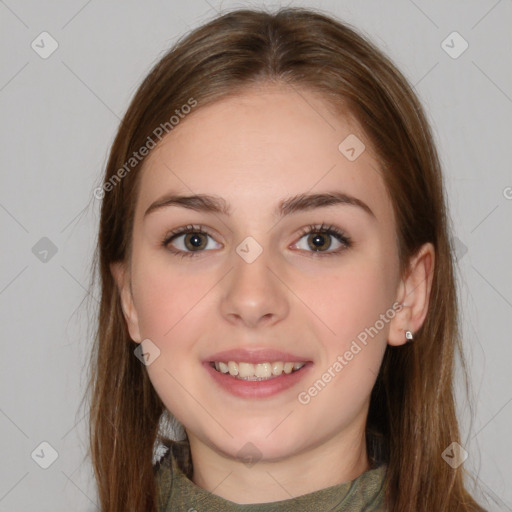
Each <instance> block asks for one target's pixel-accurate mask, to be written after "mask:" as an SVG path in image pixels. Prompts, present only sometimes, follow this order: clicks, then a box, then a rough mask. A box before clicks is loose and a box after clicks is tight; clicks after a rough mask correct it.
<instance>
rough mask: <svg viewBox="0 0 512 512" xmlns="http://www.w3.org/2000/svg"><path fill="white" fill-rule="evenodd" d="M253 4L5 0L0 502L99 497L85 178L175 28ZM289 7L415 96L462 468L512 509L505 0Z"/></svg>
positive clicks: (56, 506) (508, 12) (92, 207)
mask: <svg viewBox="0 0 512 512" xmlns="http://www.w3.org/2000/svg"><path fill="white" fill-rule="evenodd" d="M259 5H263V4H262V3H261V2H252V3H248V2H223V3H222V4H221V3H220V2H215V1H214V0H209V1H207V0H193V1H189V2H187V3H186V4H185V3H178V2H172V1H167V2H164V1H162V0H160V1H157V0H155V1H153V2H134V1H123V2H121V1H99V0H90V1H84V0H74V1H67V2H64V1H57V0H53V1H46V2H44V1H41V2H36V1H32V2H29V1H24V2H23V1H15V0H7V1H0V39H1V44H0V48H1V50H0V51H1V63H2V66H1V69H0V111H1V119H2V123H1V134H0V140H1V144H2V146H1V154H2V165H1V188H0V225H1V230H2V235H3V237H2V238H3V240H4V242H3V247H2V249H1V257H2V260H1V261H2V263H1V270H0V314H1V325H2V327H3V328H4V327H5V329H3V332H2V357H1V358H0V375H1V387H0V429H1V430H0V432H1V437H0V459H1V461H0V462H1V468H0V511H3V512H6V511H9V512H12V511H35V510H38V511H52V512H58V511H67V510H74V511H76V512H80V511H93V510H97V508H96V505H95V504H96V501H97V497H96V494H95V487H94V481H93V479H92V472H91V467H90V464H89V462H88V461H85V462H84V461H83V456H84V453H85V447H86V443H87V435H86V426H87V420H86V418H85V419H84V417H83V415H84V410H79V409H78V404H79V402H80V399H81V397H82V393H83V389H84V385H85V381H86V371H85V369H86V367H85V362H86V360H87V357H88V351H89V346H90V339H89V338H88V336H89V335H90V331H91V325H92V322H93V321H94V308H95V306H96V304H97V303H96V301H97V298H98V290H97V288H96V289H94V288H93V289H92V291H91V294H90V295H88V293H89V286H88V285H89V271H90V260H91V257H92V250H93V246H94V242H95V236H96V229H97V227H96V226H97V222H98V211H99V210H98V207H99V202H98V201H97V200H95V199H94V198H93V196H92V191H93V189H94V187H96V186H98V184H99V183H100V179H101V173H102V171H103V168H104V165H105V163H106V160H107V155H108V151H109V147H110V144H111V143H112V141H113V137H114V135H115V131H116V129H117V126H118V124H119V120H120V118H121V117H122V115H123V113H124V111H125V109H126V108H127V105H128V102H129V100H130V98H131V97H132V95H133V93H134V92H135V90H136V87H137V86H138V85H139V83H140V81H141V80H142V79H143V77H144V76H145V74H146V73H147V72H148V71H149V69H150V67H151V66H152V65H153V64H154V63H155V62H156V61H157V60H158V59H159V57H161V56H162V55H163V53H164V52H165V51H166V50H167V49H168V47H169V46H170V45H171V44H172V43H173V42H174V41H175V40H176V38H177V37H179V36H181V35H182V34H183V33H185V32H187V31H188V30H189V29H191V28H193V27H195V26H197V25H198V24H199V23H201V22H203V21H205V20H207V19H210V18H211V17H212V16H214V15H215V14H216V12H219V11H221V10H226V9H231V8H232V7H241V6H259ZM265 5H267V6H273V5H277V4H271V3H269V2H268V3H266V4H265ZM283 5H284V3H283ZM288 5H303V6H313V7H318V8H321V9H324V10H325V11H328V12H331V13H332V14H334V15H336V16H338V17H339V18H340V19H342V20H345V21H348V22H349V23H351V24H353V25H354V26H356V27H357V28H358V29H360V30H361V31H362V32H364V33H366V34H367V35H369V36H370V38H371V39H372V40H373V41H374V42H375V43H377V45H378V46H380V47H381V48H382V49H383V50H384V51H385V52H387V53H388V55H390V56H391V58H392V59H393V60H394V61H395V63H396V64H397V65H398V67H399V68H400V69H401V70H402V71H403V72H404V74H405V75H406V77H407V78H408V79H409V80H410V82H411V83H412V84H414V86H415V89H416V91H417V93H418V95H419V97H420V99H421V100H422V101H423V103H424V104H425V106H426V109H427V113H428V116H429V119H430V121H431V123H432V126H433V130H434V133H435V137H436V141H437V144H438V147H439V151H440V154H441V159H442V163H443V165H444V171H445V175H446V185H447V190H448V195H449V203H450V213H451V218H452V219H453V225H454V235H455V236H456V237H457V240H458V242H457V243H458V248H459V249H458V257H459V286H460V295H461V301H460V302H461V306H462V313H463V324H464V335H465V342H466V347H467V348H466V354H467V356H468V359H469V362H470V370H471V382H472V398H471V399H472V401H473V403H474V418H473V422H471V421H470V420H471V416H470V414H469V410H468V407H467V404H466V403H465V402H463V401H461V402H460V405H459V410H460V415H461V419H462V422H463V424H462V430H463V440H464V441H465V442H464V447H465V449H466V450H467V451H468V453H469V456H468V459H467V461H466V466H467V467H468V468H469V469H470V470H471V471H473V472H475V473H476V474H477V475H478V477H479V484H480V486H481V488H482V489H483V490H484V491H485V492H486V493H487V495H488V496H489V499H490V500H491V503H490V504H488V508H489V510H512V488H511V486H510V485H506V482H507V481H508V482H509V484H510V474H511V472H512V462H511V453H512V450H511V447H512V441H511V438H510V430H511V425H512V404H511V401H512V385H511V384H512V382H511V380H512V379H511V372H510V361H511V360H512V343H511V342H512V339H511V337H510V324H511V323H510V318H511V316H512V279H511V272H510V262H511V261H512V240H511V238H512V237H511V229H510V220H511V217H512V188H511V187H512V172H511V163H510V162H511V161H512V158H511V157H512V155H511V134H512V129H511V128H510V121H511V117H512V116H511V114H512V72H511V62H510V60H511V55H512V32H511V30H510V27H511V26H512V1H511V0H499V1H496V0H485V1H484V0H482V1H467V0H466V1H462V0H459V1H451V2H446V1H441V0H437V1H430V2H427V1H426V0H415V1H412V0H394V1H388V2H381V1H378V0H372V1H368V0H365V1H357V0H352V1H346V0H343V1H338V2H334V1H316V2H313V1H311V2H289V4H288ZM43 31H47V32H49V33H50V34H51V36H52V37H53V38H54V39H55V40H56V41H57V43H58V48H57V50H56V51H55V52H54V53H53V54H52V55H50V56H49V57H48V58H45V59H43V58H42V57H41V56H40V55H39V54H38V53H36V51H35V50H34V49H33V48H32V47H31V43H32V41H34V40H35V43H34V44H36V43H38V42H39V46H43V44H42V43H41V42H40V40H41V38H40V37H38V36H39V34H41V32H43ZM453 31H457V32H459V33H460V35H461V36H462V37H463V38H464V40H466V41H467V43H468V44H469V47H468V49H467V50H466V51H465V52H464V53H462V54H461V55H460V56H458V58H452V57H451V56H450V55H448V53H446V51H445V50H444V49H443V47H442V42H443V41H444V40H445V39H446V38H447V36H448V35H449V34H451V33H452V32H453ZM45 37H46V36H45ZM45 41H46V42H45V43H44V47H45V49H44V51H47V50H48V49H49V48H50V46H49V39H45ZM448 41H450V39H448ZM449 44H450V45H451V46H453V47H454V48H453V49H452V50H451V51H452V52H454V51H455V52H456V51H458V50H460V49H461V48H462V47H461V44H462V41H461V40H458V41H457V40H454V42H453V43H449ZM39 51H43V49H42V48H40V49H39ZM44 237H46V238H47V239H49V240H46V239H44V240H42V241H41V239H42V238H44ZM49 241H51V242H49ZM52 249H53V252H54V251H55V250H56V251H57V252H56V253H55V254H53V252H52ZM44 251H48V252H47V253H45V252H44ZM88 303H91V304H92V306H91V307H90V308H88V307H87V304H88ZM461 389H462V388H461V385H460V381H459V383H458V390H459V393H458V395H459V396H460V398H461V400H462V399H463V398H464V396H463V394H462V393H460V390H461ZM43 441H46V442H47V443H49V444H50V445H51V446H52V447H53V448H54V449H55V450H56V451H57V453H58V457H57V459H56V460H55V461H54V462H53V464H52V465H51V466H50V467H48V469H42V468H41V467H40V466H39V465H38V464H37V463H36V460H37V461H38V462H40V463H41V462H42V461H43V459H44V457H47V459H46V460H47V461H49V460H50V459H49V458H48V457H50V456H51V450H50V449H49V448H47V447H45V446H44V445H43V447H42V449H43V452H41V447H40V443H41V442H43ZM34 450H36V451H35V452H34ZM33 452H34V454H35V455H34V456H33V458H32V457H31V454H32V453H33ZM42 453H44V457H43V455H42ZM37 454H39V455H40V456H39V458H38V457H37ZM507 475H508V476H507ZM492 501H494V503H492Z"/></svg>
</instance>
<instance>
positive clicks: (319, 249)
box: [293, 224, 352, 256]
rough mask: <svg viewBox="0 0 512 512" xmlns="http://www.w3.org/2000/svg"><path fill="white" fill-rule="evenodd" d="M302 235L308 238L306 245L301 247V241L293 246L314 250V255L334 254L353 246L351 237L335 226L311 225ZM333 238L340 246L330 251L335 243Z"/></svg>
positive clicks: (309, 250)
mask: <svg viewBox="0 0 512 512" xmlns="http://www.w3.org/2000/svg"><path fill="white" fill-rule="evenodd" d="M300 236H301V239H302V238H306V240H305V241H306V244H305V246H302V247H301V246H300V241H299V242H297V243H296V244H295V245H294V246H293V247H297V248H299V249H302V250H305V251H308V252H312V253H313V254H312V255H314V256H332V255H335V254H339V253H340V252H342V251H344V250H345V249H347V248H349V247H351V246H352V241H351V239H350V237H349V236H348V235H345V234H344V233H343V232H342V231H341V230H340V229H338V228H337V227H335V226H325V225H324V224H322V225H321V226H314V225H310V226H307V227H306V228H304V229H303V230H302V232H301V233H300ZM332 238H334V239H335V245H336V244H338V246H337V248H335V250H331V251H328V249H331V247H332V245H333V244H332Z"/></svg>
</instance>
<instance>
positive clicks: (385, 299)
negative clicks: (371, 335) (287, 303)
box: [296, 258, 393, 347]
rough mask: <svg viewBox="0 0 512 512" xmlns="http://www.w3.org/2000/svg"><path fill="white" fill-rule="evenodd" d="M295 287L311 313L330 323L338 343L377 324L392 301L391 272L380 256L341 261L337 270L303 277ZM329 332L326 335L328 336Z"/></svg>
mask: <svg viewBox="0 0 512 512" xmlns="http://www.w3.org/2000/svg"><path fill="white" fill-rule="evenodd" d="M296 289H299V290H300V292H299V293H298V295H299V296H301V297H304V298H305V300H304V302H305V303H306V304H307V305H308V306H309V308H310V310H311V311H312V313H314V314H315V315H316V316H317V317H318V318H320V319H321V320H322V321H323V323H324V324H325V325H326V326H327V327H329V330H330V331H331V333H330V334H331V335H332V336H330V338H332V339H333V342H334V344H335V345H336V347H340V346H341V347H343V346H344V345H345V344H346V343H347V342H348V343H350V341H351V340H352V339H353V338H355V337H356V336H357V335H358V334H359V333H360V332H362V331H364V329H365V328H368V327H370V326H372V325H374V324H375V322H376V321H377V320H378V319H379V317H380V315H381V314H385V313H386V311H388V310H389V309H390V308H391V305H392V303H393V295H392V293H391V292H390V291H391V290H392V288H391V282H390V273H389V272H386V271H385V269H384V268H383V266H382V264H381V263H379V260H378V258H367V259H365V260H363V258H360V259H359V261H357V263H356V262H354V264H350V263H347V264H346V265H341V266H340V267H338V269H336V271H329V272H328V273H327V272H326V273H325V274H323V275H322V274H318V275H317V276H316V277H314V278H311V279H310V280H308V281H307V282H305V281H304V280H302V282H301V283H297V285H296ZM386 325H387V324H386ZM384 330H385V329H384ZM327 333H328V331H326V336H325V339H329V336H328V335H327Z"/></svg>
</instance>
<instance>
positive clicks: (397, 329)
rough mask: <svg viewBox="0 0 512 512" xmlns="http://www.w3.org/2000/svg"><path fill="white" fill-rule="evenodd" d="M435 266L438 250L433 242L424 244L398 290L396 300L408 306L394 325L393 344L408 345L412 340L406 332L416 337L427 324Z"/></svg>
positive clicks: (390, 337)
mask: <svg viewBox="0 0 512 512" xmlns="http://www.w3.org/2000/svg"><path fill="white" fill-rule="evenodd" d="M434 263H435V250H434V246H433V245H432V244H431V243H426V244H424V245H423V246H422V247H421V248H420V250H419V251H418V252H417V253H416V254H415V255H414V256H413V257H412V258H411V261H410V263H409V269H408V272H407V274H406V276H405V277H404V278H403V279H402V280H401V282H400V284H399V288H398V294H397V298H396V300H397V302H398V303H399V304H402V303H403V304H404V305H403V307H402V309H401V310H400V311H399V312H397V314H396V315H395V317H394V318H393V320H392V321H391V323H390V330H389V336H388V343H389V344H390V345H393V346H399V345H403V344H405V343H406V342H407V341H408V340H407V339H406V337H405V331H411V332H412V334H413V335H414V334H415V333H416V332H417V331H418V330H419V329H420V328H421V326H422V325H423V322H424V320H425V317H426V316H427V312H428V306H429V299H430V290H431V288H432V280H433V277H434ZM413 343H414V342H413Z"/></svg>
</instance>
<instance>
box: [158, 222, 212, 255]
mask: <svg viewBox="0 0 512 512" xmlns="http://www.w3.org/2000/svg"><path fill="white" fill-rule="evenodd" d="M208 237H210V238H211V235H209V234H208V233H207V232H206V231H205V230H204V228H203V226H193V225H189V226H184V227H181V228H178V229H175V230H174V231H171V232H170V233H168V234H167V235H166V237H165V239H164V240H162V245H163V246H164V247H166V248H167V249H168V250H169V251H171V252H172V253H174V254H176V255H177V256H182V257H183V256H184V257H191V256H192V257H193V256H195V254H194V253H197V252H203V251H204V250H205V249H212V247H211V244H210V243H209V242H208ZM180 239H181V240H180ZM171 242H173V243H174V244H175V246H174V248H173V247H171ZM219 246H220V244H219ZM176 247H177V248H176ZM218 248H219V247H213V249H218Z"/></svg>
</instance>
